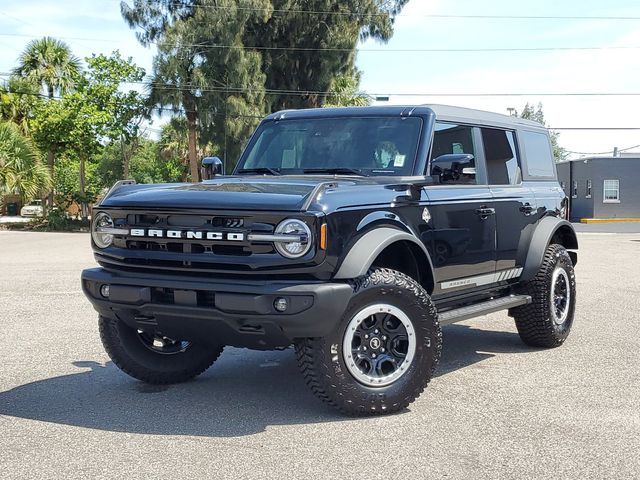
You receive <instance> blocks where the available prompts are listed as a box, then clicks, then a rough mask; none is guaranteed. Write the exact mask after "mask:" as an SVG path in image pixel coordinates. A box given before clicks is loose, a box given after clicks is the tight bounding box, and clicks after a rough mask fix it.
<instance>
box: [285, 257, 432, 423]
mask: <svg viewBox="0 0 640 480" xmlns="http://www.w3.org/2000/svg"><path fill="white" fill-rule="evenodd" d="M353 290H354V292H353V297H352V299H351V301H350V302H349V305H348V306H347V309H346V310H345V312H344V314H343V316H342V319H341V321H340V323H339V324H338V327H337V328H336V329H335V331H333V332H332V333H331V334H329V335H328V336H327V337H324V338H308V339H304V340H301V341H299V342H297V343H296V354H297V358H298V363H299V366H300V369H301V370H302V373H303V375H304V377H305V380H306V382H307V384H308V385H309V387H310V388H311V390H312V391H313V392H314V393H315V394H316V396H318V397H319V398H320V399H321V400H323V401H325V402H326V403H329V404H330V405H332V406H334V407H337V408H338V409H339V410H341V411H342V412H344V413H346V414H350V415H376V414H385V413H393V412H397V411H399V410H402V409H404V408H406V407H407V406H408V405H409V404H410V403H411V402H413V401H414V400H415V399H416V398H417V397H418V396H419V395H420V394H421V393H422V391H423V390H424V389H425V387H426V386H427V384H428V383H429V381H430V379H431V377H432V375H433V372H434V370H435V367H436V365H437V363H438V360H439V358H440V352H441V350H442V332H441V330H440V325H439V324H438V317H437V312H436V309H435V306H434V305H433V303H432V302H431V299H430V298H429V295H428V294H427V292H425V290H424V289H423V288H422V287H421V286H420V285H419V284H418V283H417V282H416V281H415V280H413V279H412V278H410V277H408V276H406V275H404V274H402V273H400V272H397V271H394V270H389V269H381V268H380V269H375V270H371V271H369V273H367V275H365V276H364V277H362V278H360V279H358V280H356V281H355V282H354V285H353Z"/></svg>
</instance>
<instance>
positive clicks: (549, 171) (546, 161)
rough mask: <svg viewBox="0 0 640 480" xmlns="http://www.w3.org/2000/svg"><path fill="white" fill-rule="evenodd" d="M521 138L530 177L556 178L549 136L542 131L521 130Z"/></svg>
mask: <svg viewBox="0 0 640 480" xmlns="http://www.w3.org/2000/svg"><path fill="white" fill-rule="evenodd" d="M520 138H521V140H522V141H521V143H522V146H523V147H524V152H525V156H526V159H527V173H528V174H529V176H530V177H539V178H555V170H554V168H553V167H554V160H553V152H552V150H551V142H550V141H549V136H548V135H546V134H545V133H540V132H528V131H521V132H520Z"/></svg>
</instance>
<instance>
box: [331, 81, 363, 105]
mask: <svg viewBox="0 0 640 480" xmlns="http://www.w3.org/2000/svg"><path fill="white" fill-rule="evenodd" d="M359 84H360V76H359V75H339V76H337V77H335V78H334V79H333V80H332V82H331V86H330V88H329V92H328V93H327V101H326V102H325V104H324V105H323V106H324V107H366V106H368V105H370V104H371V97H370V96H368V95H366V94H364V93H362V92H359V91H358V85H359Z"/></svg>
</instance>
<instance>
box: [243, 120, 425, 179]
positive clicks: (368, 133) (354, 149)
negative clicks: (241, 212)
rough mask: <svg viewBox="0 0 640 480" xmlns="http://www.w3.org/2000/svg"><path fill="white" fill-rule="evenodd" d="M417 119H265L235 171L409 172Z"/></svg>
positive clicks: (416, 138) (415, 145)
mask: <svg viewBox="0 0 640 480" xmlns="http://www.w3.org/2000/svg"><path fill="white" fill-rule="evenodd" d="M421 128H422V120H421V119H419V118H415V117H414V118H400V117H382V118H354V117H348V118H321V119H301V120H282V121H279V122H268V123H265V124H263V126H262V127H261V128H260V130H259V131H258V134H257V136H256V138H255V139H254V140H253V141H252V142H251V144H250V145H249V147H248V150H247V152H246V153H245V155H244V162H243V163H241V164H240V165H239V166H238V169H237V173H260V174H272V175H277V174H282V175H287V174H289V175H291V174H301V173H307V174H314V173H315V174H322V173H331V174H338V175H411V174H412V171H413V164H414V162H415V159H416V154H417V150H418V141H419V139H420V131H421Z"/></svg>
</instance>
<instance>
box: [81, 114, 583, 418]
mask: <svg viewBox="0 0 640 480" xmlns="http://www.w3.org/2000/svg"><path fill="white" fill-rule="evenodd" d="M223 170H224V168H223V165H222V162H221V161H220V160H219V159H218V158H216V157H209V158H205V159H204V160H203V168H202V174H203V178H204V180H203V181H202V182H199V183H189V184H159V185H136V184H135V182H132V181H122V182H118V183H117V184H116V185H115V186H114V187H113V188H112V189H111V190H110V191H109V193H108V194H107V195H106V196H105V197H104V198H103V199H102V201H101V202H100V203H99V205H97V206H96V207H95V208H94V209H93V215H92V235H91V237H92V247H93V250H94V252H95V258H96V260H97V262H98V263H99V265H100V267H99V268H91V269H87V270H84V271H83V272H82V287H83V290H84V293H85V294H86V296H87V298H88V299H89V300H90V301H91V303H92V304H93V306H94V308H95V309H96V310H97V312H98V314H99V329H100V336H101V339H102V342H103V344H104V347H105V349H106V351H107V353H108V354H109V356H110V357H111V359H112V360H113V362H114V363H115V365H117V366H118V367H119V368H120V369H122V370H123V371H124V372H126V373H128V374H129V375H131V376H132V377H135V378H137V379H139V380H141V381H143V382H148V383H152V384H167V383H176V382H182V381H186V380H189V379H191V378H193V377H195V376H196V375H198V374H200V373H202V372H204V371H205V370H206V369H207V368H208V367H209V366H211V364H213V362H214V361H215V360H216V359H217V358H218V357H219V355H220V354H221V352H222V350H223V348H224V347H225V346H234V347H246V348H252V349H279V348H287V347H289V346H291V345H294V346H295V352H296V356H297V360H298V363H299V365H300V368H301V370H302V374H303V375H304V377H305V379H306V382H307V384H308V385H309V387H310V388H311V390H312V391H313V392H314V393H315V394H316V395H317V396H318V397H319V398H320V399H322V400H324V401H325V402H327V403H329V404H331V405H333V406H335V407H337V408H338V409H340V410H341V411H343V412H345V413H347V414H353V415H370V414H383V413H391V412H396V411H399V410H401V409H404V408H405V407H407V405H409V403H411V402H412V401H413V400H415V399H416V398H417V397H418V395H420V393H421V392H422V391H423V390H424V388H425V387H426V386H427V384H428V382H429V380H430V379H431V377H432V375H433V373H434V369H435V368H436V365H437V363H438V360H439V358H440V353H441V348H442V333H441V326H442V325H447V324H450V323H454V322H459V321H463V320H467V319H470V318H473V317H478V316H482V315H486V314H488V313H492V312H496V311H500V310H507V311H508V313H509V315H510V316H512V317H513V318H514V319H515V324H516V327H517V330H518V332H519V334H520V337H521V338H522V340H523V341H524V343H526V344H527V345H531V346H533V347H543V348H550V347H557V346H559V345H561V344H562V343H563V342H564V341H565V339H566V338H567V336H568V335H569V331H570V329H571V325H572V322H573V317H574V308H575V302H576V279H575V274H574V265H575V264H576V261H577V254H576V250H577V248H578V242H577V238H576V234H575V232H574V230H573V227H572V225H571V224H570V223H569V222H568V221H567V220H566V218H567V213H568V212H567V200H566V198H565V195H564V193H563V191H562V189H561V188H560V185H559V184H558V181H557V178H556V169H555V162H554V159H553V153H552V149H551V144H550V141H549V134H548V132H547V130H546V129H545V128H544V127H543V126H542V125H540V124H538V123H535V122H531V121H527V120H523V119H520V118H514V117H509V116H505V115H499V114H494V113H487V112H480V111H475V110H470V109H464V108H457V107H445V106H437V105H433V106H410V107H400V106H384V107H365V108H343V109H314V110H299V111H283V112H278V113H274V114H272V115H269V116H268V117H266V118H265V119H264V120H263V121H262V122H261V123H260V125H259V126H258V128H257V130H256V132H255V133H254V135H253V136H252V137H251V139H250V141H249V143H248V145H247V147H246V149H245V150H244V152H243V154H242V155H241V158H240V159H239V161H238V164H237V166H236V167H235V169H234V171H233V174H232V175H230V176H224V172H223Z"/></svg>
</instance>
